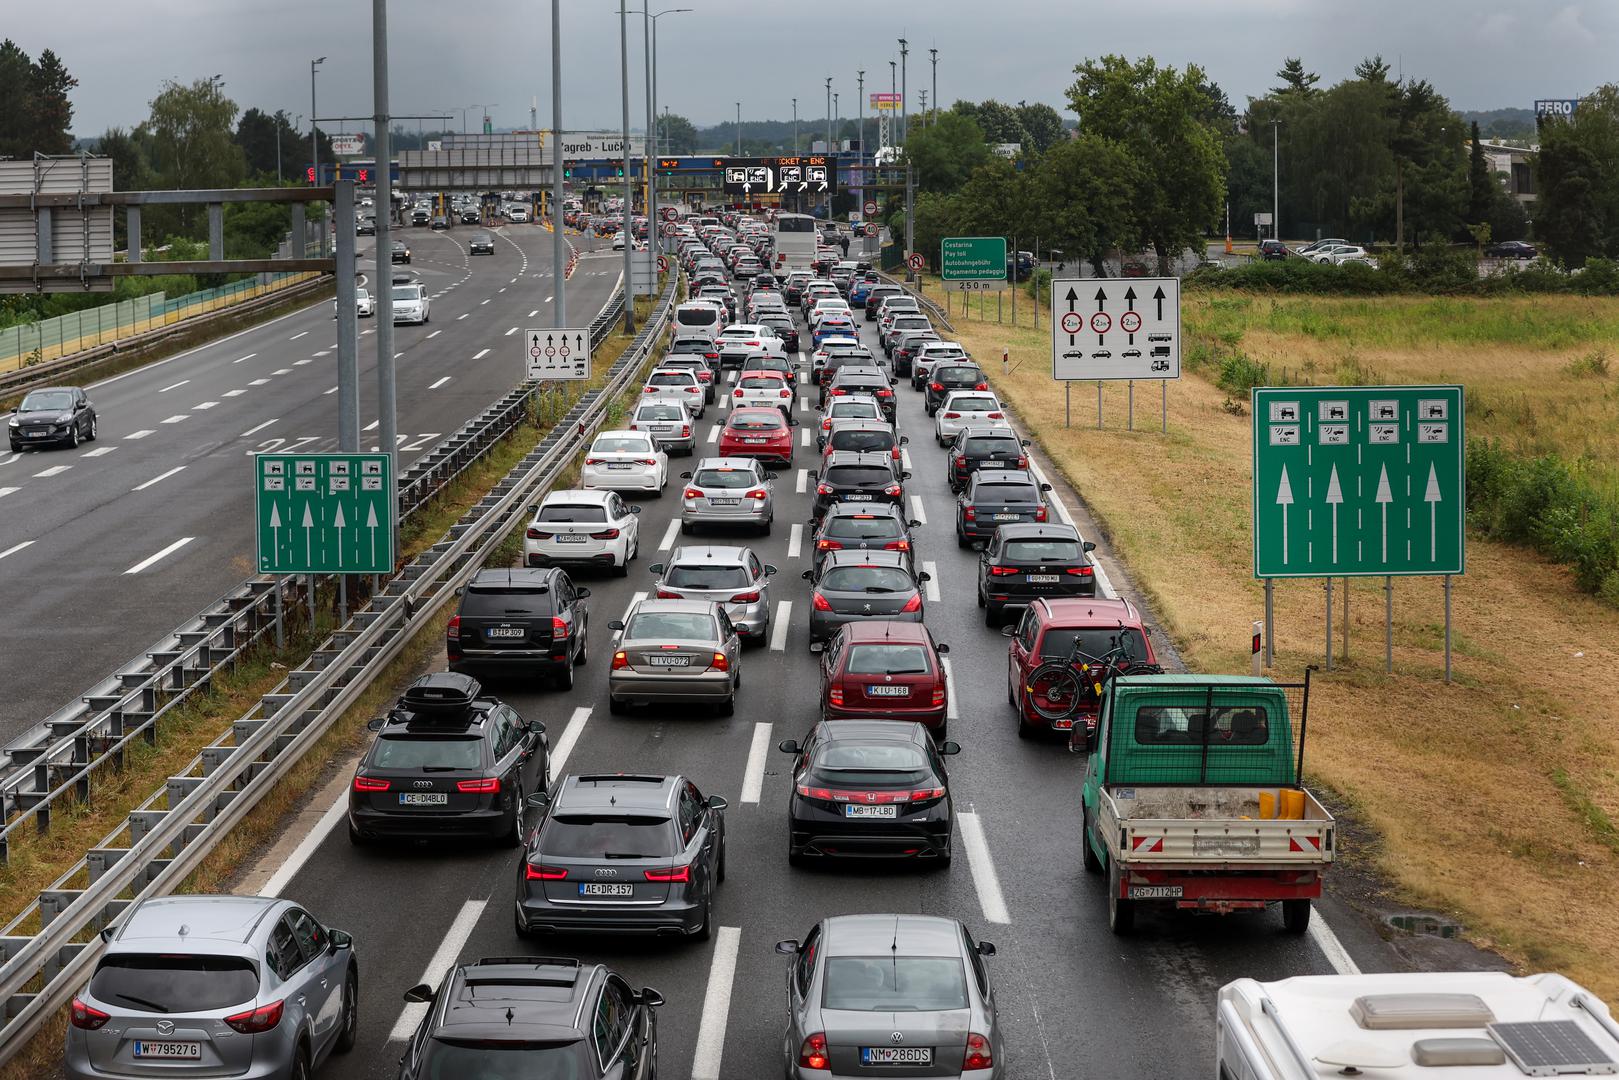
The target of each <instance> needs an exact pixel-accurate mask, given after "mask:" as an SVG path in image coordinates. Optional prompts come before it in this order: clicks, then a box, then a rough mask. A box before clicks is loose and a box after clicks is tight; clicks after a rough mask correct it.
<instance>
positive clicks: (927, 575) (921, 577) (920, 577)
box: [916, 570, 933, 583]
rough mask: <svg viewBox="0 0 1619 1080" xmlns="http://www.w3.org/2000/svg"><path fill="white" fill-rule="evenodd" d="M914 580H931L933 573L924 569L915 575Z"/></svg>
mask: <svg viewBox="0 0 1619 1080" xmlns="http://www.w3.org/2000/svg"><path fill="white" fill-rule="evenodd" d="M916 580H917V582H918V583H921V582H925V581H932V580H933V575H932V574H930V573H928V572H927V571H926V570H924V571H922V572H921V573H920V574H917V575H916Z"/></svg>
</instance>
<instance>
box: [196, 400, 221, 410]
mask: <svg viewBox="0 0 1619 1080" xmlns="http://www.w3.org/2000/svg"><path fill="white" fill-rule="evenodd" d="M218 404H219V402H217V401H199V402H198V403H197V404H195V405H193V406H191V407H192V408H193V409H211V408H213V407H214V406H215V405H218Z"/></svg>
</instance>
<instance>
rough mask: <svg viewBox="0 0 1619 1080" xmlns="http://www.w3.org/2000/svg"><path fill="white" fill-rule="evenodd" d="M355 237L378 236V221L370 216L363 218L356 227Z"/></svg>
mask: <svg viewBox="0 0 1619 1080" xmlns="http://www.w3.org/2000/svg"><path fill="white" fill-rule="evenodd" d="M354 235H355V236H375V235H377V219H376V218H374V217H371V216H369V215H368V216H366V217H363V218H361V219H360V220H359V221H358V222H356V223H355V225H354Z"/></svg>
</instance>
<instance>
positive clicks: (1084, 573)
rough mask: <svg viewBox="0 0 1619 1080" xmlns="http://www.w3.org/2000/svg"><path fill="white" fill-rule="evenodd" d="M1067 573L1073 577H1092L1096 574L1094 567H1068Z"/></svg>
mask: <svg viewBox="0 0 1619 1080" xmlns="http://www.w3.org/2000/svg"><path fill="white" fill-rule="evenodd" d="M1067 573H1069V574H1072V575H1073V576H1074V577H1092V576H1094V575H1095V573H1096V568H1095V567H1094V566H1070V567H1069V568H1068V570H1067Z"/></svg>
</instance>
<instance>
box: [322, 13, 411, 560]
mask: <svg viewBox="0 0 1619 1080" xmlns="http://www.w3.org/2000/svg"><path fill="white" fill-rule="evenodd" d="M371 96H372V106H371V108H372V117H371V121H372V124H373V125H374V127H373V138H372V142H373V144H374V145H375V147H376V151H377V184H376V187H377V191H378V193H379V197H378V200H377V201H378V202H379V203H380V204H381V205H380V207H379V208H378V210H379V212H378V213H377V266H376V278H375V280H376V288H375V293H376V301H375V304H374V307H375V309H376V316H375V318H376V324H377V327H376V329H377V427H378V428H379V429H380V430H379V431H378V433H377V436H378V437H377V445H378V446H379V447H380V448H381V450H382V452H383V453H385V454H389V455H391V456H392V457H393V464H394V468H392V469H389V470H388V475H389V477H390V487H391V490H390V491H389V492H388V520H387V523H386V525H387V528H388V533H389V536H390V537H392V538H393V539H394V544H393V550H394V551H395V552H396V553H397V552H398V550H399V548H398V543H397V540H398V536H399V529H398V521H399V469H398V465H399V437H398V433H399V413H398V402H397V401H396V399H395V397H394V296H393V285H392V284H391V282H392V278H393V244H392V243H390V242H389V240H388V235H389V232H390V230H391V228H392V226H393V187H394V186H393V169H392V160H393V151H392V149H391V148H390V146H389V141H390V136H391V134H392V133H391V132H390V131H389V125H390V123H391V119H390V116H389V112H388V0H371ZM310 122H311V123H313V122H314V118H313V117H311V118H310ZM340 269H341V268H340Z"/></svg>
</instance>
